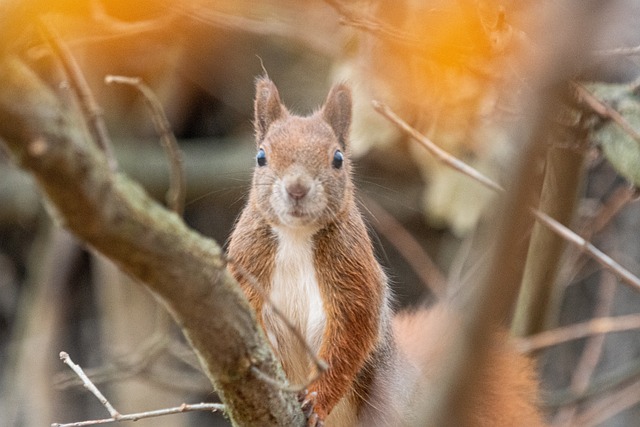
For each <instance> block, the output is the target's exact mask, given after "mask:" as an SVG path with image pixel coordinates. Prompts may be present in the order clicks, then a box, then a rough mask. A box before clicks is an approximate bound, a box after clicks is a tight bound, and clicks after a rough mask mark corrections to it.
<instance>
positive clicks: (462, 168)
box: [371, 100, 504, 193]
mask: <svg viewBox="0 0 640 427" xmlns="http://www.w3.org/2000/svg"><path fill="white" fill-rule="evenodd" d="M371 104H372V105H373V108H374V109H375V110H376V111H377V112H378V113H380V114H381V115H383V116H384V117H386V118H387V119H388V120H389V121H390V122H391V123H393V124H394V125H396V126H397V127H398V128H400V129H401V130H402V131H403V132H405V133H406V134H407V135H409V136H410V137H411V138H413V139H414V140H416V141H417V142H419V143H420V144H422V146H423V147H424V148H426V149H427V151H428V152H429V153H431V154H432V155H433V156H434V157H435V158H436V159H437V160H439V161H440V162H442V163H444V164H445V165H447V166H449V167H451V168H452V169H454V170H457V171H458V172H460V173H462V174H463V175H466V176H468V177H470V178H472V179H473V180H474V181H477V182H479V183H480V184H482V185H484V186H485V187H487V188H489V189H490V190H493V191H496V192H499V193H503V192H504V188H502V187H501V186H500V185H499V184H497V183H496V182H495V181H493V180H492V179H491V178H488V177H487V176H486V175H484V174H482V173H480V172H478V170H476V169H474V168H472V167H471V166H469V165H468V164H466V163H465V162H463V161H462V160H459V159H458V158H456V157H455V156H453V155H451V154H450V153H448V152H446V151H445V150H443V149H442V148H440V147H438V146H437V145H436V144H434V143H433V141H431V140H430V139H429V138H427V137H426V136H424V135H422V134H421V133H420V132H418V131H417V130H416V129H414V128H413V127H411V126H410V125H409V124H408V123H407V122H405V121H404V120H402V119H401V118H400V117H399V116H398V115H397V114H396V113H394V112H393V111H392V110H391V108H389V106H387V105H386V104H383V103H382V102H380V101H375V100H374V101H372V102H371Z"/></svg>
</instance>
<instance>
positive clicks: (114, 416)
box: [51, 351, 225, 427]
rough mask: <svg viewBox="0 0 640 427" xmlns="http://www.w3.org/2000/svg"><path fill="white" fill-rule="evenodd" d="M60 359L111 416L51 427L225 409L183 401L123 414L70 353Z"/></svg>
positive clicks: (55, 424)
mask: <svg viewBox="0 0 640 427" xmlns="http://www.w3.org/2000/svg"><path fill="white" fill-rule="evenodd" d="M60 359H61V360H62V361H63V362H64V363H65V364H67V365H68V366H69V367H70V368H71V369H73V371H74V372H75V373H76V375H78V377H79V378H80V379H81V380H82V383H83V384H84V387H85V388H86V389H87V390H89V391H90V392H91V393H93V395H94V396H95V397H96V398H98V400H99V401H100V403H102V405H103V406H104V407H105V408H106V409H107V411H109V415H111V418H102V419H98V420H88V421H79V422H75V423H68V424H60V423H53V424H51V427H82V426H92V425H97V424H108V423H114V422H122V421H137V420H140V419H143V418H151V417H159V416H163V415H170V414H179V413H182V412H190V411H209V412H216V411H224V410H225V409H224V405H223V404H220V403H196V404H186V403H183V404H182V405H180V406H177V407H175V408H165V409H158V410H155V411H146V412H138V413H134V414H126V415H123V414H120V413H119V412H118V411H117V410H116V409H115V408H114V407H113V406H112V405H111V403H109V401H108V400H107V398H106V397H104V395H103V394H102V393H101V392H100V390H99V389H98V387H96V386H95V385H94V384H93V382H91V380H90V379H89V377H87V375H86V374H85V373H84V371H83V370H82V368H81V367H80V366H79V365H77V364H76V363H74V362H73V360H71V357H69V354H67V353H66V352H64V351H62V352H60Z"/></svg>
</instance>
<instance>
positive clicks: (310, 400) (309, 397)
mask: <svg viewBox="0 0 640 427" xmlns="http://www.w3.org/2000/svg"><path fill="white" fill-rule="evenodd" d="M317 397H318V392H317V391H312V392H308V391H306V390H305V391H303V392H302V393H300V394H299V395H298V400H299V401H300V403H301V405H302V413H303V414H304V416H305V418H306V420H307V427H324V416H323V415H322V414H320V413H318V411H317V408H316V399H317Z"/></svg>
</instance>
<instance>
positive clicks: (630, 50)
mask: <svg viewBox="0 0 640 427" xmlns="http://www.w3.org/2000/svg"><path fill="white" fill-rule="evenodd" d="M593 53H594V54H595V55H597V56H635V55H640V46H632V47H617V48H614V49H603V50H596V51H595V52H593Z"/></svg>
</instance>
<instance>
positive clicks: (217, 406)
mask: <svg viewBox="0 0 640 427" xmlns="http://www.w3.org/2000/svg"><path fill="white" fill-rule="evenodd" d="M224 410H225V407H224V405H223V404H221V403H193V404H188V403H183V404H182V405H180V406H176V407H174V408H165V409H158V410H155V411H146V412H137V413H134V414H126V415H120V417H119V418H117V419H116V418H103V419H99V420H88V421H79V422H76V423H68V424H60V423H53V424H51V427H84V426H93V425H98V424H109V423H115V422H118V423H120V422H123V421H138V420H141V419H144V418H153V417H161V416H164V415H171V414H181V413H184V412H195V411H206V412H218V411H220V412H224Z"/></svg>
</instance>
